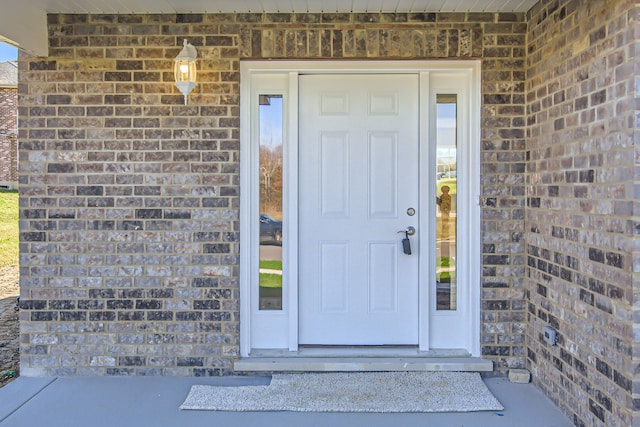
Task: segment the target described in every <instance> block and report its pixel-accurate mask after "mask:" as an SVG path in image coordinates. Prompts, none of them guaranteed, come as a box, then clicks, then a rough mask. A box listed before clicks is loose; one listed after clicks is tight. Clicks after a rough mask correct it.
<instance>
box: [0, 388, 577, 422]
mask: <svg viewBox="0 0 640 427" xmlns="http://www.w3.org/2000/svg"><path fill="white" fill-rule="evenodd" d="M268 382H269V377H215V378H212V377H206V378H205V377H202V378H194V377H180V378H173V377H172V378H167V377H90V378H87V377H60V378H26V377H20V378H18V379H16V380H15V381H13V382H12V383H10V384H8V385H7V386H5V387H3V388H1V389H0V426H2V427H20V426H25V427H27V426H29V427H31V426H45V425H46V426H54V427H57V426H64V427H76V426H77V427H85V426H91V427H107V426H108V427H113V426H119V427H126V426H136V427H144V426H154V427H158V426H172V427H174V426H187V425H189V426H223V425H229V426H243V427H246V426H260V427H265V426H289V425H300V426H327V425H330V426H332V427H340V426H349V427H353V426H367V427H376V426H390V425H397V426H403V427H410V426H421V427H425V426H434V427H458V426H460V427H461V426H464V427H492V426H497V427H500V426H505V427H507V426H508V427H516V426H517V427H565V426H567V427H568V426H571V425H572V423H571V422H570V421H569V419H568V418H566V417H565V416H564V415H563V414H562V413H561V412H560V411H559V410H558V409H556V408H555V407H554V405H553V404H552V403H551V402H550V401H549V400H548V399H546V398H545V397H544V396H543V395H542V394H541V393H540V391H539V390H538V389H536V388H535V387H534V386H533V385H532V384H512V383H510V382H509V381H508V380H507V379H506V378H503V377H494V378H487V379H485V383H486V384H487V386H488V387H489V389H490V390H491V391H492V392H493V393H494V395H495V396H496V397H497V398H498V400H499V401H500V402H501V403H502V405H503V406H504V407H505V410H504V411H486V412H469V413H428V414H423V413H420V414H362V413H309V412H306V413H305V412H212V411H181V410H179V409H178V407H179V406H180V404H181V403H182V402H183V401H184V399H185V398H186V396H187V393H188V392H189V389H190V387H191V386H192V385H194V384H217V385H259V384H267V383H268Z"/></svg>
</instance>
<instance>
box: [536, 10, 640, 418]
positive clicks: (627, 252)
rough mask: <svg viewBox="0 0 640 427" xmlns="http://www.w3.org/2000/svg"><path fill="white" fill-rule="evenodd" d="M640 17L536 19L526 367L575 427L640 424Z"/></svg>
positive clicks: (615, 13) (560, 14)
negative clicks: (554, 334) (547, 334)
mask: <svg viewBox="0 0 640 427" xmlns="http://www.w3.org/2000/svg"><path fill="white" fill-rule="evenodd" d="M638 12H639V8H638V5H637V4H634V2H633V1H627V0H619V1H569V2H560V3H558V2H557V1H543V2H541V4H539V5H538V6H536V7H535V8H534V9H532V10H531V11H530V12H529V17H528V21H529V30H528V58H527V73H528V75H527V104H528V122H529V123H528V124H529V126H528V132H529V135H528V136H529V138H528V151H527V152H528V154H529V156H530V162H529V164H528V167H529V173H528V180H527V189H528V208H527V225H526V228H527V231H526V238H525V240H526V242H527V258H528V272H527V273H528V274H527V282H528V286H527V288H528V289H529V297H528V300H529V304H528V306H529V308H528V311H529V313H528V316H529V319H528V321H529V323H530V326H529V327H528V329H527V365H528V367H529V368H530V369H531V370H532V371H533V377H534V381H535V382H536V383H537V385H538V386H539V387H540V388H541V389H543V390H544V391H545V393H546V394H547V395H548V396H549V397H550V398H552V399H553V400H554V401H555V402H556V403H557V404H558V405H559V406H560V407H561V408H562V410H563V411H564V412H565V413H566V414H567V415H568V416H569V417H570V418H571V419H572V420H573V422H574V423H575V425H577V426H604V425H607V426H630V425H638V424H637V422H638V419H637V418H636V420H635V423H634V420H633V414H634V412H632V411H633V408H638V404H637V403H638V400H637V398H638V397H637V394H635V395H632V392H635V393H637V386H636V387H632V384H634V381H635V382H636V383H637V381H638V377H637V375H638V374H637V372H639V370H638V362H637V355H638V354H639V353H638V349H639V347H638V342H637V339H634V329H635V330H636V331H637V330H638V329H637V319H638V317H637V314H636V313H635V312H637V310H638V308H637V307H638V305H637V304H638V302H637V301H638V297H637V293H638V286H637V271H638V265H639V264H638V255H637V247H638V245H637V237H636V236H637V234H638V230H639V228H640V227H639V223H638V217H637V215H638V211H637V204H636V205H634V203H637V202H636V200H637V195H638V194H639V193H638V184H637V172H636V169H637V159H638V151H637V147H636V146H635V144H636V143H637V129H638V122H637V120H638V117H637V110H638V104H637V98H636V97H637V93H636V91H637V86H636V85H637V83H636V81H635V79H637V75H638V65H639V63H638V56H637V53H636V51H635V50H634V48H635V45H636V44H637V39H638V33H637V30H638V24H637V17H638ZM634 131H635V132H636V135H634ZM634 137H635V138H636V140H635V141H634ZM634 239H636V240H634ZM634 302H635V306H634ZM634 320H635V322H636V324H634ZM545 325H551V326H552V327H554V328H556V329H557V330H558V332H559V340H558V345H557V346H550V345H548V344H546V343H545V342H544V341H543V339H542V329H543V327H544V326H545ZM635 336H637V332H636V335H635ZM634 373H635V374H634ZM635 414H636V417H637V412H636V413H635Z"/></svg>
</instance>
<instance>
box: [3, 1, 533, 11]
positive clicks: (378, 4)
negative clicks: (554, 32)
mask: <svg viewBox="0 0 640 427" xmlns="http://www.w3.org/2000/svg"><path fill="white" fill-rule="evenodd" d="M536 1H537V0H21V2H26V3H30V4H31V5H33V6H35V7H36V8H38V9H42V10H44V11H45V12H47V13H217V12H224V13H230V12H298V13H304V12H526V11H527V10H529V9H530V8H531V7H532V6H533V5H534V4H535V3H536ZM14 2H15V0H2V3H14ZM5 10H6V11H7V12H9V13H10V11H11V8H5Z"/></svg>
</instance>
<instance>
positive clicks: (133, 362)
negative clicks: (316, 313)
mask: <svg viewBox="0 0 640 427" xmlns="http://www.w3.org/2000/svg"><path fill="white" fill-rule="evenodd" d="M49 33H50V57H47V58H26V57H25V58H22V60H21V61H20V81H21V85H20V88H21V91H20V143H21V165H20V166H21V170H20V184H21V207H22V210H21V226H22V230H21V231H22V232H21V273H22V280H21V311H20V317H21V325H22V326H21V334H22V336H21V343H22V344H21V374H23V375H27V376H33V375H219V374H228V373H230V370H231V363H232V360H233V359H234V358H236V357H237V356H238V353H239V348H238V310H239V307H238V298H239V295H238V294H239V291H238V273H239V267H238V262H239V261H238V250H239V248H238V243H237V242H238V230H239V223H238V218H239V213H238V209H239V199H238V193H239V174H238V168H239V162H238V159H239V155H240V153H239V107H238V105H239V73H238V69H239V63H240V60H241V59H243V58H254V59H257V58H313V59H318V58H363V59H365V58H369V59H383V58H394V59H398V58H407V59H409V58H418V59H425V58H462V59H464V58H482V67H483V72H482V73H483V74H482V76H483V84H482V96H483V106H482V121H483V131H482V145H483V146H482V191H483V205H484V208H483V218H482V230H481V231H480V230H479V232H482V240H483V279H482V283H481V284H472V285H474V286H482V321H483V329H482V353H483V354H484V355H485V356H486V357H488V358H490V359H492V360H494V361H495V366H496V371H497V372H500V371H504V370H506V369H507V368H508V367H524V366H525V344H524V329H525V321H526V304H525V281H524V270H525V257H524V243H523V235H524V208H525V200H526V198H525V181H524V172H525V161H526V158H525V142H524V138H525V135H524V132H525V107H524V105H525V95H524V91H525V87H524V86H525V54H526V52H525V34H526V24H525V23H524V15H516V14H493V13H479V14H330V13H329V14H294V15H291V14H236V15H216V14H211V15H209V14H205V15H199V14H194V15H145V16H143V15H126V16H116V15H52V16H49ZM185 37H187V38H188V39H189V41H190V42H191V43H192V44H194V45H195V46H197V48H198V53H199V58H200V60H199V69H200V71H199V74H198V80H199V84H198V86H197V87H196V89H195V91H194V92H193V93H192V94H191V95H190V97H189V105H188V106H184V105H183V99H182V95H181V94H179V93H178V92H177V90H176V89H175V88H174V86H173V74H172V59H173V58H174V57H175V55H176V54H177V53H178V51H179V50H180V48H181V46H182V39H183V38H185Z"/></svg>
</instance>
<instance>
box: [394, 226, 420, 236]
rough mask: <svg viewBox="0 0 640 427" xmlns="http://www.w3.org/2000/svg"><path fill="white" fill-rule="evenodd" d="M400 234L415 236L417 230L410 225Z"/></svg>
mask: <svg viewBox="0 0 640 427" xmlns="http://www.w3.org/2000/svg"><path fill="white" fill-rule="evenodd" d="M398 233H404V234H406V235H407V236H413V235H414V234H416V228H415V227H414V226H413V225H410V226H408V227H407V228H405V229H404V230H400V231H398Z"/></svg>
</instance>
